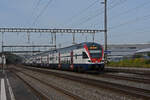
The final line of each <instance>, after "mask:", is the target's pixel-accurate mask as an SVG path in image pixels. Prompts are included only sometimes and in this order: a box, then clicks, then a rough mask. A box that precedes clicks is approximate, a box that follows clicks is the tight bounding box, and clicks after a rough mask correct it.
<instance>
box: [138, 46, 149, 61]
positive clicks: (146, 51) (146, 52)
mask: <svg viewBox="0 0 150 100" xmlns="http://www.w3.org/2000/svg"><path fill="white" fill-rule="evenodd" d="M135 55H139V56H142V57H143V58H146V59H150V48H146V49H141V50H138V51H136V52H135Z"/></svg>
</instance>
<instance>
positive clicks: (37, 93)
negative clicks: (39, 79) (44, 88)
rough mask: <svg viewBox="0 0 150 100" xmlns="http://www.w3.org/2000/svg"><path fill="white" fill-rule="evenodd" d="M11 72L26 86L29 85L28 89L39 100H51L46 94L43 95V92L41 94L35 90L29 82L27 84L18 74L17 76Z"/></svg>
mask: <svg viewBox="0 0 150 100" xmlns="http://www.w3.org/2000/svg"><path fill="white" fill-rule="evenodd" d="M9 71H10V72H12V73H13V74H14V75H15V76H16V77H18V78H19V79H20V80H21V81H23V82H24V83H25V84H26V85H27V87H28V88H29V89H30V90H31V91H32V92H33V93H34V94H35V95H36V96H37V97H38V98H39V100H40V99H41V100H49V99H48V97H47V96H46V95H45V94H43V93H41V92H39V91H37V90H36V89H35V88H33V86H31V85H30V84H29V83H28V82H26V81H25V80H24V79H23V78H22V77H20V76H19V75H18V74H16V73H15V71H12V70H9Z"/></svg>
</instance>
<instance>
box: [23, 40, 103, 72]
mask: <svg viewBox="0 0 150 100" xmlns="http://www.w3.org/2000/svg"><path fill="white" fill-rule="evenodd" d="M103 56H104V51H103V48H102V46H101V45H99V44H97V43H93V42H92V43H91V42H86V43H81V44H76V45H73V46H70V47H65V48H60V49H56V50H51V51H48V52H44V53H41V54H38V55H35V56H32V57H30V58H29V59H27V60H26V61H25V63H26V64H27V65H33V66H40V67H49V68H56V69H70V70H76V71H87V70H103V69H104V57H103Z"/></svg>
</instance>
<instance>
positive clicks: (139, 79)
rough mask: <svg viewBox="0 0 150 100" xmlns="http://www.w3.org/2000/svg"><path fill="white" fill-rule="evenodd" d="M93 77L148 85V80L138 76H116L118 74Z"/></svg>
mask: <svg viewBox="0 0 150 100" xmlns="http://www.w3.org/2000/svg"><path fill="white" fill-rule="evenodd" d="M95 77H104V78H113V79H120V80H127V81H133V82H137V83H144V84H150V78H143V77H145V76H142V77H139V76H136V75H135V76H124V75H118V74H114V73H111V74H109V73H108V74H107V73H105V74H103V75H98V76H97V75H95Z"/></svg>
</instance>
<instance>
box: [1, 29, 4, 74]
mask: <svg viewBox="0 0 150 100" xmlns="http://www.w3.org/2000/svg"><path fill="white" fill-rule="evenodd" d="M3 38H4V32H2V56H1V57H2V72H4V58H3V52H4V48H3V43H4V41H3Z"/></svg>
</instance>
